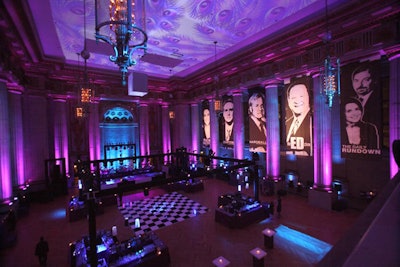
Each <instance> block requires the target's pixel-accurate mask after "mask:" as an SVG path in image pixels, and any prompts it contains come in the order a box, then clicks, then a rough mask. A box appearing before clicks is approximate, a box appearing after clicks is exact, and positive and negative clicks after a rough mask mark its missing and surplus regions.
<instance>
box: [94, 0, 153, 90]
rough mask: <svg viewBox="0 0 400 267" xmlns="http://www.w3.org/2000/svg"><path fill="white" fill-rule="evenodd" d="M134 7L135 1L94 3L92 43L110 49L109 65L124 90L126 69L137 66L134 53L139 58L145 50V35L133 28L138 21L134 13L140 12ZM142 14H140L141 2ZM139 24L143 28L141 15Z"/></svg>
mask: <svg viewBox="0 0 400 267" xmlns="http://www.w3.org/2000/svg"><path fill="white" fill-rule="evenodd" d="M106 2H108V4H107V3H106ZM137 5H138V1H137V0H136V1H135V0H95V10H96V11H95V12H96V13H95V16H96V17H95V20H96V33H95V36H96V41H98V40H101V41H103V42H106V43H108V44H110V45H111V46H112V47H113V49H114V53H115V55H111V56H110V61H111V62H114V63H115V64H117V65H118V67H119V70H120V71H121V73H122V85H124V86H125V85H126V76H127V73H128V68H129V67H131V66H133V65H136V64H137V61H136V59H135V58H134V53H135V52H139V51H141V52H142V54H143V53H145V51H146V49H147V39H148V37H147V34H146V32H145V30H143V29H141V28H139V27H138V26H137V25H136V22H137V21H138V20H139V19H140V18H138V17H136V15H135V14H139V12H136V13H135V11H137V10H139V9H140V7H139V6H137ZM107 9H108V13H107ZM142 10H143V12H142V13H143V14H144V2H142ZM103 19H104V21H103V22H101V21H102V20H103ZM142 24H143V25H144V24H145V22H144V15H142ZM105 26H108V27H105Z"/></svg>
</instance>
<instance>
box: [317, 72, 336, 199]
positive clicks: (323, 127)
mask: <svg viewBox="0 0 400 267" xmlns="http://www.w3.org/2000/svg"><path fill="white" fill-rule="evenodd" d="M313 82H314V92H315V93H314V134H313V136H314V188H316V189H321V190H325V191H329V190H330V189H331V185H332V117H331V116H332V114H331V110H330V109H329V106H328V105H327V104H326V97H325V96H324V95H323V93H319V91H320V78H319V76H316V77H313ZM332 108H333V107H332Z"/></svg>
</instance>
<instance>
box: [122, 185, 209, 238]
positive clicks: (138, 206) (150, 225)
mask: <svg viewBox="0 0 400 267" xmlns="http://www.w3.org/2000/svg"><path fill="white" fill-rule="evenodd" d="M119 210H120V212H121V213H122V216H124V218H127V219H128V223H129V226H130V227H131V228H132V229H133V231H134V232H135V234H137V235H140V234H143V233H145V232H148V231H154V230H157V229H159V228H162V227H164V226H168V225H171V224H174V223H177V222H181V221H184V220H186V219H189V218H191V217H194V216H197V215H199V214H204V213H206V212H207V211H208V208H207V207H205V206H202V205H201V204H199V203H197V202H195V201H193V200H191V199H189V198H187V197H186V196H184V195H181V194H179V193H177V192H172V193H168V194H164V195H161V196H156V197H152V198H148V199H143V200H137V201H134V202H130V203H124V205H122V206H120V207H119Z"/></svg>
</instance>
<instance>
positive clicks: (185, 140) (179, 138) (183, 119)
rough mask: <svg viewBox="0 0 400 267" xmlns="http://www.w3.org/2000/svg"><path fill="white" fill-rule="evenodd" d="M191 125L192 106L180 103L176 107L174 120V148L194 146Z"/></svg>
mask: <svg viewBox="0 0 400 267" xmlns="http://www.w3.org/2000/svg"><path fill="white" fill-rule="evenodd" d="M190 127H191V124H190V106H189V104H183V103H179V104H177V105H176V106H175V119H174V135H175V136H174V141H175V142H174V148H173V150H174V151H175V150H176V148H179V147H186V148H188V149H189V148H190V147H191V146H192V140H191V138H192V134H191V128H190Z"/></svg>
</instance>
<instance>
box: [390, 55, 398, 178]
mask: <svg viewBox="0 0 400 267" xmlns="http://www.w3.org/2000/svg"><path fill="white" fill-rule="evenodd" d="M389 61H390V81H389V142H390V144H389V147H390V177H391V178H393V177H394V175H395V174H396V173H398V171H399V167H398V166H397V164H396V162H395V160H394V157H393V150H392V144H393V141H394V140H398V139H400V51H398V52H397V53H395V54H392V55H389Z"/></svg>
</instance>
